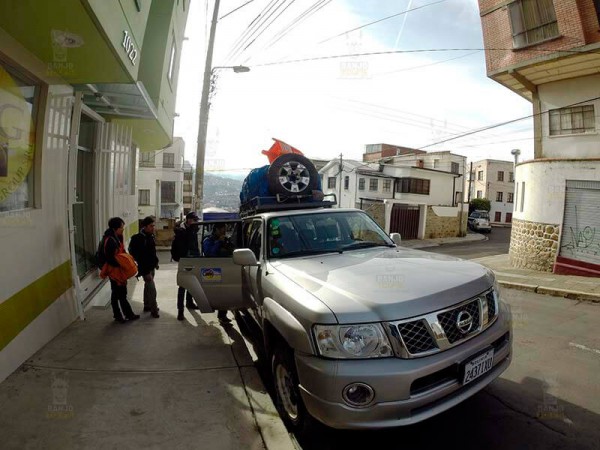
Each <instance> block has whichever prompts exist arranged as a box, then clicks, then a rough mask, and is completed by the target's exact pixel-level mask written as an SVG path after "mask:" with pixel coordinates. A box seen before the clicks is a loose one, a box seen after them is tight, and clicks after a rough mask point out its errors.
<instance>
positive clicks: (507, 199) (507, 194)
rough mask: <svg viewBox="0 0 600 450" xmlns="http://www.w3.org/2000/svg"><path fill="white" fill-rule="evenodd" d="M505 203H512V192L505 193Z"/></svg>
mask: <svg viewBox="0 0 600 450" xmlns="http://www.w3.org/2000/svg"><path fill="white" fill-rule="evenodd" d="M506 201H507V202H508V203H512V202H513V193H512V192H507V193H506Z"/></svg>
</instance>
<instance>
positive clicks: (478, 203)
mask: <svg viewBox="0 0 600 450" xmlns="http://www.w3.org/2000/svg"><path fill="white" fill-rule="evenodd" d="M476 209H483V210H484V211H488V212H489V210H490V209H492V204H491V203H490V201H489V200H488V199H487V198H474V199H473V200H471V202H470V203H469V214H471V213H472V212H473V211H475V210H476Z"/></svg>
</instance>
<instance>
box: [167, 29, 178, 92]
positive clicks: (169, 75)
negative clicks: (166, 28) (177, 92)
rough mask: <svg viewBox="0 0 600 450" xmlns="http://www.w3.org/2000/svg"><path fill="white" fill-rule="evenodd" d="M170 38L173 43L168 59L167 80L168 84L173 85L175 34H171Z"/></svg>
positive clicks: (175, 53)
mask: <svg viewBox="0 0 600 450" xmlns="http://www.w3.org/2000/svg"><path fill="white" fill-rule="evenodd" d="M171 38H172V39H173V43H172V44H171V56H170V57H169V70H168V72H167V78H168V79H169V82H170V83H171V84H173V81H174V78H175V63H176V60H177V44H176V43H175V33H172V35H171Z"/></svg>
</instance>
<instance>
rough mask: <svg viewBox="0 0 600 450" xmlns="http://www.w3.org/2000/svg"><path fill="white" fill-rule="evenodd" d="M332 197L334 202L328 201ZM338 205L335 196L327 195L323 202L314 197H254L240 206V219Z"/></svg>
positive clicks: (278, 195) (279, 195)
mask: <svg viewBox="0 0 600 450" xmlns="http://www.w3.org/2000/svg"><path fill="white" fill-rule="evenodd" d="M326 197H332V198H333V200H326V199H325V198H326ZM334 205H337V197H336V195H335V194H325V195H324V196H323V199H322V200H314V197H313V195H312V194H311V195H281V194H277V195H276V196H274V197H254V198H252V199H250V200H249V201H247V202H246V203H244V204H243V205H241V206H240V217H242V218H243V217H248V216H252V215H254V214H258V213H263V212H271V211H289V210H294V209H315V208H331V207H332V206H334Z"/></svg>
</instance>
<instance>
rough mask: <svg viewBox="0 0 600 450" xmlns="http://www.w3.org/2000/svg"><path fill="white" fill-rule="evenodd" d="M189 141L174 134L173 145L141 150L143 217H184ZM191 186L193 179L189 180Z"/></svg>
mask: <svg viewBox="0 0 600 450" xmlns="http://www.w3.org/2000/svg"><path fill="white" fill-rule="evenodd" d="M184 149H185V142H184V141H183V139H182V138H180V137H174V138H173V145H171V146H169V147H165V148H164V149H162V150H160V151H157V152H142V153H140V170H139V178H138V214H139V218H140V219H141V218H143V217H146V216H155V217H157V218H159V219H180V218H182V217H183V213H184V209H183V208H184V207H183V184H184V183H183V181H184V169H183V152H184ZM186 185H187V186H189V181H188V182H187V184H186Z"/></svg>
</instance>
